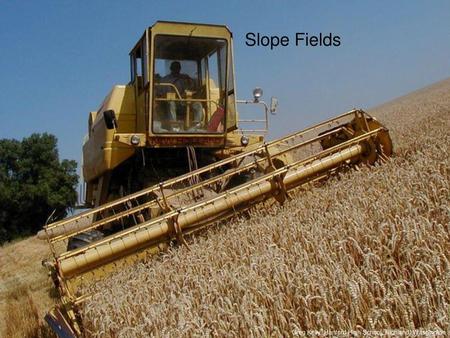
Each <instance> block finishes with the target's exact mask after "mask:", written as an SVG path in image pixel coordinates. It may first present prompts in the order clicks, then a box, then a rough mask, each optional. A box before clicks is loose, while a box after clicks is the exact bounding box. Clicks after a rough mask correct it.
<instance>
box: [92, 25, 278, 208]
mask: <svg viewBox="0 0 450 338" xmlns="http://www.w3.org/2000/svg"><path fill="white" fill-rule="evenodd" d="M130 69H131V81H130V83H128V84H127V85H125V86H123V85H122V86H120V85H119V86H114V88H113V89H112V91H111V92H110V93H109V95H108V96H107V97H106V99H105V100H104V102H103V104H102V105H101V107H100V109H99V110H98V111H97V112H92V113H91V115H90V118H89V135H88V140H87V141H86V142H85V144H84V147H83V176H84V178H85V180H86V184H87V189H86V204H87V205H88V206H98V205H100V204H103V203H105V202H106V201H108V200H112V199H114V198H117V197H121V196H124V195H126V194H129V193H132V192H134V191H137V190H139V189H142V188H144V187H146V186H149V185H151V184H154V183H157V182H160V181H162V180H165V179H168V178H170V177H173V176H176V175H179V174H183V173H185V172H186V171H188V170H189V167H190V168H192V167H197V166H201V165H205V164H209V163H212V162H214V161H216V160H219V159H222V158H226V157H229V156H231V155H233V154H237V153H239V152H242V151H243V150H244V149H248V148H251V147H252V146H254V145H257V144H260V143H261V142H262V141H263V138H264V135H265V133H266V132H267V128H268V112H274V109H275V108H274V107H275V105H274V104H273V103H272V106H271V107H268V106H267V105H266V104H265V103H264V102H263V101H261V100H260V95H261V94H262V91H261V90H260V89H257V90H256V91H255V97H254V99H253V100H247V101H238V100H236V94H235V83H234V63H233V49H232V34H231V32H230V31H229V30H228V28H227V27H225V26H219V25H204V24H188V23H174V22H157V23H155V24H154V25H153V26H151V27H149V28H148V29H146V30H145V32H144V34H143V35H142V37H141V38H140V39H139V41H138V42H137V44H136V45H135V46H134V48H133V49H132V50H131V52H130ZM237 102H242V103H256V104H262V105H263V106H264V111H265V115H264V117H263V118H261V119H254V120H243V121H242V123H245V122H254V123H264V124H263V125H262V127H261V128H259V129H253V130H248V129H247V130H243V129H242V128H238V122H239V121H238V113H237V110H236V103H237ZM274 102H276V101H274ZM260 125H261V124H260ZM253 126H255V124H253ZM186 147H190V150H188V151H186ZM186 154H189V156H186ZM183 158H184V159H183ZM162 159H164V161H163V162H162ZM192 160H193V161H192ZM177 163H178V165H177ZM145 164H147V165H145ZM180 164H182V165H180ZM189 165H190V166H189ZM145 168H161V170H156V172H155V171H154V170H153V169H149V170H152V171H153V172H150V171H149V170H146V169H145ZM136 176H139V179H136V178H135V177H136Z"/></svg>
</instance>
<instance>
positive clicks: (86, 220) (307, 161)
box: [38, 22, 392, 337]
mask: <svg viewBox="0 0 450 338" xmlns="http://www.w3.org/2000/svg"><path fill="white" fill-rule="evenodd" d="M231 43H232V37H231V33H230V32H229V30H228V29H227V28H226V27H225V26H215V25H201V24H200V25H199V24H182V23H167V22H158V23H156V24H155V25H154V26H152V27H150V28H149V29H147V30H146V31H145V33H144V35H143V36H142V38H141V39H140V40H139V42H138V43H137V45H136V46H135V47H134V48H133V50H132V51H131V54H130V59H131V82H130V83H129V84H128V85H126V86H115V87H114V88H113V90H112V91H111V93H110V94H109V95H108V96H107V98H106V99H105V101H104V102H103V104H102V105H101V107H100V109H99V110H98V112H93V113H91V114H90V119H89V138H88V140H87V141H86V142H85V143H84V145H83V174H84V178H85V180H86V183H87V196H86V200H87V204H89V205H91V206H94V207H93V208H91V209H90V210H87V211H85V212H83V213H80V214H78V215H74V216H71V217H69V218H67V219H64V220H59V221H57V222H54V223H52V224H48V225H46V226H45V227H44V229H43V230H42V231H40V232H39V234H38V237H39V238H41V239H45V240H47V241H48V243H49V245H50V249H51V253H52V257H51V258H50V260H49V261H47V262H46V266H47V267H49V268H50V271H51V276H52V279H53V282H54V284H55V287H56V289H57V290H58V292H59V295H60V302H59V303H58V304H57V305H56V307H55V308H54V309H52V310H51V311H50V312H49V313H48V314H47V316H46V320H47V322H48V323H49V325H50V326H51V327H52V328H53V330H54V331H55V332H57V333H58V335H60V336H61V337H76V336H82V335H83V320H82V313H83V311H82V309H83V303H84V302H85V301H86V300H87V299H89V298H90V297H91V296H92V288H90V286H91V285H92V283H96V282H98V281H100V280H101V279H103V278H105V277H106V276H108V275H109V274H111V273H113V272H115V271H118V270H120V269H122V268H124V267H126V266H129V265H132V264H135V262H136V261H139V260H142V259H145V258H147V257H149V255H152V254H156V253H158V252H160V251H162V250H165V249H167V248H168V247H170V246H171V245H174V244H186V243H187V240H186V236H188V235H191V234H193V233H195V232H197V231H199V230H200V229H203V228H205V227H206V226H208V225H211V224H214V223H217V222H219V221H223V220H225V219H228V218H231V217H234V216H235V215H236V214H238V213H241V212H243V211H245V210H248V209H249V208H251V207H252V206H254V205H255V204H257V203H261V202H262V201H265V200H268V199H272V198H273V199H275V200H276V201H278V202H279V203H283V202H284V201H285V200H286V199H287V198H289V191H290V190H292V189H294V188H297V187H301V186H305V185H310V184H311V183H313V182H318V181H323V180H325V179H327V178H328V177H330V176H331V175H333V174H335V173H338V172H339V171H340V170H342V169H348V168H352V167H357V166H359V165H372V164H374V163H376V162H383V161H385V160H386V159H387V157H388V156H390V155H391V154H392V142H391V139H390V136H389V132H388V130H387V129H386V128H385V127H384V126H383V125H382V124H381V123H380V122H378V121H377V120H376V119H375V118H373V117H371V116H370V115H368V114H367V113H366V112H364V111H362V110H360V109H354V110H351V111H349V112H346V113H344V114H342V115H339V116H336V117H333V118H330V119H328V120H327V121H324V122H321V123H319V124H316V125H314V126H311V127H309V128H306V129H304V130H301V131H297V132H294V133H292V134H290V135H286V136H284V137H281V138H278V139H275V140H272V141H270V142H263V135H264V131H265V130H266V129H265V128H263V129H261V130H253V131H254V132H256V134H251V133H245V134H244V133H242V131H241V130H240V129H239V128H238V115H237V112H236V103H240V102H241V103H244V104H245V103H254V104H260V105H262V106H263V108H264V112H265V118H264V119H261V120H256V122H263V123H265V125H264V127H267V115H268V113H270V112H273V111H274V110H275V109H276V105H277V101H276V100H272V102H271V104H270V106H268V105H266V103H264V101H262V100H261V96H262V90H261V89H260V88H256V89H255V91H254V98H253V99H252V100H247V101H238V100H236V98H235V90H234V88H235V86H234V76H233V62H232V46H231ZM241 121H242V120H241ZM250 122H255V121H253V120H250Z"/></svg>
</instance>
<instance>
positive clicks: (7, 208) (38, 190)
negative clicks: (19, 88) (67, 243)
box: [0, 133, 78, 244]
mask: <svg viewBox="0 0 450 338" xmlns="http://www.w3.org/2000/svg"><path fill="white" fill-rule="evenodd" d="M76 168H77V163H76V162H75V161H71V160H62V161H60V159H59V155H58V149H57V139H56V137H55V136H54V135H51V134H47V133H43V134H32V135H31V136H30V137H26V138H24V139H22V141H18V140H13V139H0V244H3V243H4V242H7V241H11V240H13V239H15V238H18V237H24V236H29V235H33V234H35V233H36V232H37V231H39V230H40V229H41V228H42V226H43V225H44V224H45V222H46V220H47V218H48V217H49V216H50V214H51V213H52V212H53V211H55V213H54V215H55V218H56V219H61V218H63V217H65V216H66V215H67V212H68V210H69V209H70V208H72V207H74V206H75V203H76V200H77V193H76V186H77V184H78V176H77V174H76Z"/></svg>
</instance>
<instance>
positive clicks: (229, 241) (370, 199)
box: [0, 79, 450, 337]
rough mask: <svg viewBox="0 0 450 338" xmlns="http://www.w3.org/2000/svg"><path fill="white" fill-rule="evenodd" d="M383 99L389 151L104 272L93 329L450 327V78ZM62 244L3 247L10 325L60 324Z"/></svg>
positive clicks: (166, 332)
mask: <svg viewBox="0 0 450 338" xmlns="http://www.w3.org/2000/svg"><path fill="white" fill-rule="evenodd" d="M370 113H373V114H374V115H375V116H377V117H378V118H379V119H380V120H381V121H382V122H383V123H385V124H386V125H387V126H388V127H389V129H390V130H391V136H392V138H393V141H394V145H395V156H394V157H393V158H392V159H391V160H390V161H389V162H388V163H385V164H383V165H380V166H376V167H372V168H361V169H360V170H359V171H351V172H348V173H345V174H342V175H341V176H340V177H338V178H335V179H333V180H331V181H328V182H326V184H324V185H322V186H320V187H314V188H311V189H303V190H298V191H295V192H293V193H291V197H292V199H291V200H290V201H288V202H286V203H285V205H283V206H279V205H278V204H276V203H273V202H270V201H269V202H266V203H265V204H264V205H261V206H259V207H258V208H255V209H253V210H252V211H251V213H250V215H243V216H241V217H240V218H236V219H234V220H233V221H229V222H226V223H225V224H220V225H218V226H215V227H212V228H210V229H208V230H207V231H205V232H203V233H202V234H200V235H199V236H195V237H193V238H191V239H190V240H189V248H187V247H184V246H181V247H178V248H174V249H171V250H170V251H169V252H167V253H165V254H162V255H160V256H157V257H154V258H151V259H149V260H148V261H147V262H144V263H141V264H139V265H137V266H136V267H132V268H129V269H127V270H124V271H121V272H120V273H118V274H116V275H114V276H112V277H111V278H110V279H108V280H105V281H104V282H102V283H99V284H97V285H96V286H94V288H93V290H94V291H96V292H98V293H97V295H96V296H95V297H94V298H93V299H92V300H91V301H90V302H88V303H86V304H85V307H84V308H83V314H84V324H85V327H86V329H87V336H97V337H147V336H157V337H160V336H161V337H166V336H170V337H178V336H208V335H217V336H230V337H231V336H250V337H251V336H254V337H257V336H258V337H259V336H264V337H265V336H303V335H305V334H307V335H308V336H312V337H313V336H340V335H341V336H345V337H348V336H349V335H350V333H351V334H353V336H358V335H359V336H361V335H366V336H377V334H376V332H379V330H387V329H389V330H395V329H402V330H403V331H392V334H391V335H390V336H391V337H392V336H399V335H400V334H401V333H402V332H403V333H404V332H406V334H405V335H408V332H409V333H413V334H414V335H415V336H418V335H417V332H415V331H413V330H414V329H422V330H424V331H420V332H419V333H430V334H437V335H440V336H445V335H446V333H447V335H448V332H449V331H450V326H449V325H450V324H449V322H450V321H449V316H450V315H449V312H450V306H449V303H450V295H449V290H450V266H449V252H450V240H449V236H450V235H449V233H450V231H449V220H450V203H449V201H450V188H449V175H450V173H449V171H450V169H449V167H450V166H449V149H450V132H449V130H450V128H449V127H450V79H447V80H445V81H442V82H440V83H437V84H435V85H432V86H430V87H427V88H425V89H422V90H419V91H417V92H414V93H411V94H409V95H406V96H404V97H401V98H399V99H396V100H394V101H392V102H388V103H386V104H384V105H381V106H379V107H376V108H374V109H372V110H371V111H370ZM48 254H49V252H48V248H47V244H46V243H45V242H42V241H39V240H38V239H36V238H29V239H26V240H23V241H18V242H16V243H11V244H7V245H5V246H3V247H1V248H0V315H1V319H0V336H1V337H47V336H51V334H50V332H49V329H48V327H46V326H45V324H44V323H43V315H44V313H45V310H46V309H49V308H50V307H51V306H52V304H53V303H54V301H55V298H54V296H55V295H54V293H53V292H52V288H51V282H50V280H49V279H48V277H47V273H46V270H45V269H44V268H43V267H42V266H41V264H40V262H41V260H42V259H43V258H47V257H48ZM327 330H329V331H327ZM340 330H341V331H340ZM364 330H366V331H364ZM377 330H378V331H377ZM405 330H410V331H405ZM427 330H428V331H427ZM330 332H331V333H330ZM445 332H446V333H445ZM378 336H379V335H378ZM419 336H420V335H419ZM428 336H430V335H428Z"/></svg>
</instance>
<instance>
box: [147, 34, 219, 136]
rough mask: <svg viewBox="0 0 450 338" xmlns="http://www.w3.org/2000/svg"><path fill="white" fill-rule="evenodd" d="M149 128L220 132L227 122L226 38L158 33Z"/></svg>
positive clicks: (171, 130) (154, 129)
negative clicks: (151, 115) (151, 113)
mask: <svg viewBox="0 0 450 338" xmlns="http://www.w3.org/2000/svg"><path fill="white" fill-rule="evenodd" d="M154 50H155V60H154V73H153V77H154V81H153V86H154V87H153V103H152V104H153V121H152V126H153V127H152V128H153V132H154V133H222V132H223V131H224V129H225V125H226V121H225V120H226V116H225V112H226V101H227V100H226V93H227V91H226V89H227V88H226V75H227V73H226V72H227V67H226V65H227V43H226V40H222V39H213V38H199V37H178V36H165V35H157V36H156V37H155V47H154Z"/></svg>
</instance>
